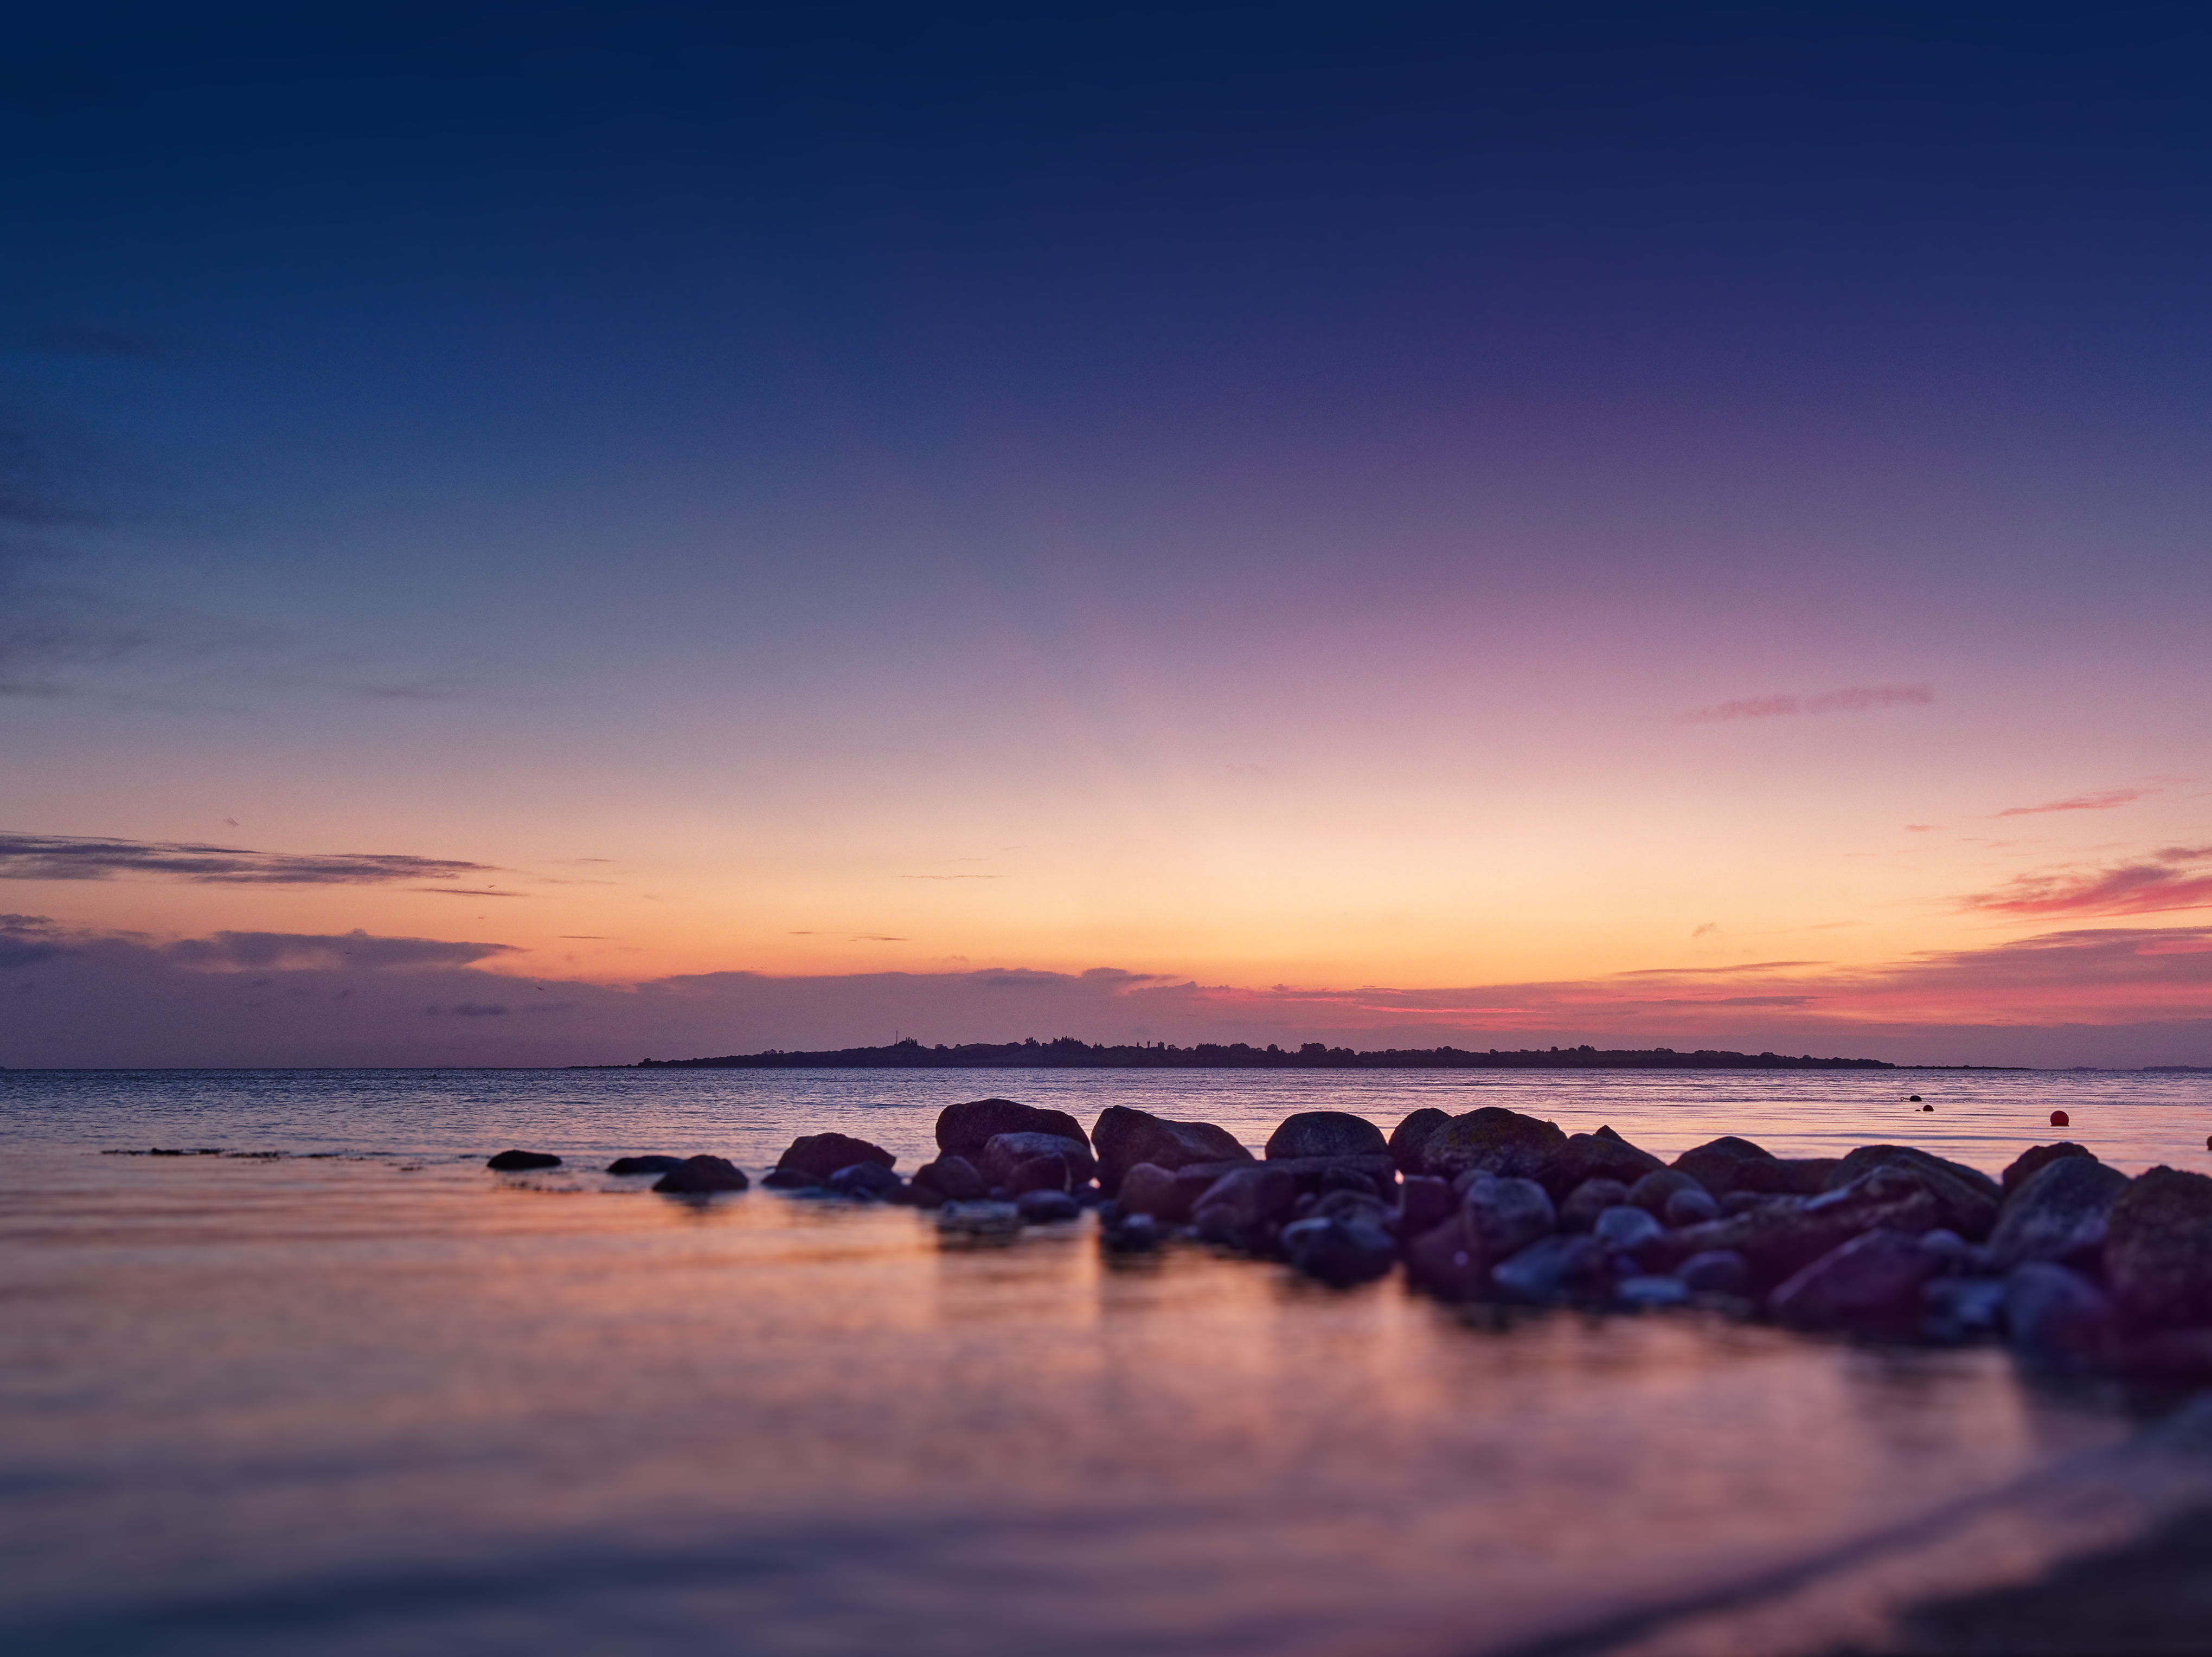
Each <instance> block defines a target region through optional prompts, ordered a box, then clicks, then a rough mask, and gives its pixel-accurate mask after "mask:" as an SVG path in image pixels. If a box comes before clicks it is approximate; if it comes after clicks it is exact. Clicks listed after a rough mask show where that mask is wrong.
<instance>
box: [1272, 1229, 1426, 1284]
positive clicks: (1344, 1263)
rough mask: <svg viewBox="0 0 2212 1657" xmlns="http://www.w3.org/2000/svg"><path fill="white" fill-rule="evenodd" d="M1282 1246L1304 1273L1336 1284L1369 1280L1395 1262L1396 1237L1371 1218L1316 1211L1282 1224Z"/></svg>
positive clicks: (1382, 1272)
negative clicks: (1317, 1212)
mask: <svg viewBox="0 0 2212 1657" xmlns="http://www.w3.org/2000/svg"><path fill="white" fill-rule="evenodd" d="M1281 1243H1282V1249H1283V1253H1284V1255H1285V1257H1286V1258H1287V1259H1289V1260H1290V1263H1291V1266H1293V1267H1295V1268H1296V1269H1297V1271H1299V1272H1304V1274H1305V1275H1306V1276H1307V1277H1310V1278H1319V1279H1320V1280H1321V1281H1322V1282H1323V1283H1326V1284H1334V1285H1336V1286H1337V1287H1339V1288H1345V1287H1348V1286H1350V1285H1351V1284H1356V1283H1370V1282H1372V1281H1373V1280H1374V1279H1375V1278H1380V1277H1383V1276H1386V1275H1388V1274H1389V1270H1390V1268H1391V1267H1392V1266H1395V1265H1396V1264H1397V1263H1398V1241H1397V1239H1396V1238H1395V1237H1393V1236H1392V1235H1390V1234H1389V1232H1388V1231H1385V1230H1384V1229H1383V1228H1382V1227H1381V1226H1379V1225H1377V1224H1376V1223H1374V1221H1373V1220H1372V1219H1371V1218H1369V1217H1363V1216H1360V1215H1357V1214H1354V1215H1350V1216H1340V1215H1334V1214H1329V1215H1322V1214H1316V1215H1313V1216H1310V1217H1308V1218H1305V1219H1303V1220H1293V1221H1292V1222H1291V1223H1290V1224H1288V1225H1286V1226H1285V1227H1284V1228H1283V1232H1282V1239H1281Z"/></svg>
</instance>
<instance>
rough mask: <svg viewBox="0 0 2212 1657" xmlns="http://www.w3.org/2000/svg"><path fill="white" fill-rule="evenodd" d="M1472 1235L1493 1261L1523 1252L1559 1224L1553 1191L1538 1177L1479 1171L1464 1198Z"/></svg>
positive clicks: (1469, 1230) (1463, 1204) (1463, 1209)
mask: <svg viewBox="0 0 2212 1657" xmlns="http://www.w3.org/2000/svg"><path fill="white" fill-rule="evenodd" d="M1460 1210H1461V1211H1462V1213H1463V1214H1465V1215H1466V1217H1467V1223H1468V1232H1469V1235H1472V1236H1473V1237H1474V1239H1475V1241H1476V1242H1477V1243H1478V1244H1479V1245H1480V1247H1481V1249H1482V1252H1483V1253H1485V1254H1487V1255H1488V1256H1489V1257H1490V1258H1491V1259H1493V1260H1502V1259H1508V1258H1510V1256H1512V1255H1515V1254H1517V1253H1520V1252H1521V1251H1522V1249H1524V1248H1526V1247H1528V1245H1529V1244H1530V1243H1532V1242H1534V1241H1536V1240H1537V1239H1538V1238H1539V1237H1548V1236H1550V1235H1552V1233H1553V1230H1554V1229H1557V1227H1558V1225H1559V1216H1558V1215H1557V1213H1555V1212H1554V1211H1553V1207H1552V1199H1551V1195H1550V1193H1547V1191H1546V1190H1545V1189H1544V1187H1542V1186H1541V1185H1539V1184H1537V1183H1536V1181H1534V1180H1515V1179H1503V1180H1501V1179H1499V1178H1498V1176H1497V1175H1496V1174H1476V1175H1475V1177H1474V1180H1473V1181H1471V1182H1470V1183H1469V1184H1468V1188H1467V1191H1466V1193H1465V1194H1464V1195H1463V1196H1462V1198H1461V1199H1460Z"/></svg>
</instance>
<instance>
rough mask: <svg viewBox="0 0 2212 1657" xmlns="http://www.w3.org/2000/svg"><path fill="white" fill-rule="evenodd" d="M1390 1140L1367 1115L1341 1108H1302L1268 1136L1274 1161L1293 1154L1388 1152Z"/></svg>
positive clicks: (1381, 1154)
mask: <svg viewBox="0 0 2212 1657" xmlns="http://www.w3.org/2000/svg"><path fill="white" fill-rule="evenodd" d="M1389 1154H1390V1144H1389V1141H1388V1140H1387V1139H1385V1138H1383V1130H1382V1129H1381V1128H1379V1127H1377V1126H1375V1124H1374V1123H1372V1122H1370V1121H1369V1120H1367V1119H1366V1118H1365V1117H1364V1116H1354V1115H1352V1114H1351V1113H1350V1112H1349V1111H1342V1110H1302V1111H1300V1112H1298V1113H1297V1114H1296V1115H1294V1116H1286V1117H1285V1118H1284V1119H1283V1123H1282V1126H1279V1127H1278V1128H1277V1129H1276V1130H1275V1131H1274V1132H1273V1133H1271V1134H1269V1135H1268V1136H1267V1160H1268V1161H1269V1162H1279V1161H1282V1160H1284V1159H1286V1158H1289V1157H1293V1156H1389Z"/></svg>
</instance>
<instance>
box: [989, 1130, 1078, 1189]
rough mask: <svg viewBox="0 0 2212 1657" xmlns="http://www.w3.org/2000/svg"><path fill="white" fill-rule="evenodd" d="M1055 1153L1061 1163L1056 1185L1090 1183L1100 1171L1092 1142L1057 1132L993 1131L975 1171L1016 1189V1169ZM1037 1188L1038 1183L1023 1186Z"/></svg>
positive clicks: (1065, 1187) (994, 1181)
mask: <svg viewBox="0 0 2212 1657" xmlns="http://www.w3.org/2000/svg"><path fill="white" fill-rule="evenodd" d="M1053 1157H1056V1158H1058V1159H1059V1161H1060V1163H1061V1168H1060V1174H1059V1176H1058V1178H1057V1179H1056V1181H1054V1185H1053V1187H1052V1188H1053V1189H1054V1190H1057V1191H1067V1190H1071V1189H1073V1187H1076V1186H1079V1185H1088V1184H1089V1183H1090V1182H1091V1175H1092V1174H1096V1173H1097V1171H1098V1164H1097V1162H1096V1161H1094V1160H1093V1159H1092V1157H1091V1147H1090V1145H1089V1144H1087V1143H1086V1142H1085V1141H1084V1140H1082V1139H1077V1138H1068V1137H1066V1135H1064V1134H1058V1133H1000V1134H994V1136H993V1137H992V1138H990V1139H989V1140H988V1141H987V1142H986V1143H985V1144H984V1146H983V1154H982V1155H981V1156H980V1157H979V1158H977V1159H976V1162H975V1171H976V1172H977V1173H979V1174H981V1175H982V1176H983V1178H984V1180H985V1181H986V1182H987V1183H988V1184H991V1185H994V1186H1004V1187H1006V1189H1007V1190H1009V1191H1012V1190H1014V1189H1016V1187H1015V1184H1014V1180H1013V1174H1014V1170H1015V1169H1016V1168H1018V1167H1020V1166H1022V1165H1023V1164H1024V1163H1028V1162H1036V1161H1040V1160H1042V1159H1046V1158H1053ZM1021 1188H1022V1189H1025V1190H1036V1189H1039V1188H1040V1187H1036V1186H1033V1185H1032V1186H1028V1187H1021Z"/></svg>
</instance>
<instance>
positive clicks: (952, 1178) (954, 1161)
mask: <svg viewBox="0 0 2212 1657" xmlns="http://www.w3.org/2000/svg"><path fill="white" fill-rule="evenodd" d="M914 1185H915V1191H916V1192H918V1193H927V1194H928V1195H930V1196H932V1197H933V1198H934V1199H936V1201H938V1202H939V1203H972V1202H975V1201H976V1200H977V1199H981V1198H983V1197H986V1196H988V1195H989V1194H990V1190H991V1187H990V1186H989V1184H988V1183H987V1181H985V1180H984V1178H983V1176H982V1175H981V1174H979V1173H977V1172H976V1170H975V1164H974V1163H973V1162H969V1160H968V1159H967V1158H966V1157H965V1156H939V1158H938V1159H937V1160H936V1161H935V1162H924V1163H923V1164H922V1165H921V1167H920V1168H916V1169H915V1171H914Z"/></svg>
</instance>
